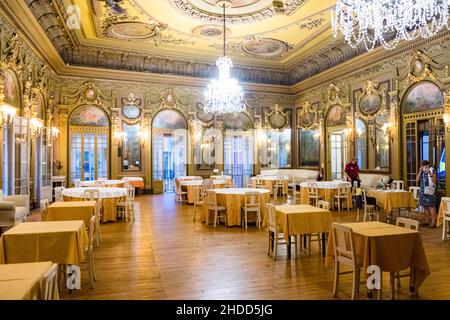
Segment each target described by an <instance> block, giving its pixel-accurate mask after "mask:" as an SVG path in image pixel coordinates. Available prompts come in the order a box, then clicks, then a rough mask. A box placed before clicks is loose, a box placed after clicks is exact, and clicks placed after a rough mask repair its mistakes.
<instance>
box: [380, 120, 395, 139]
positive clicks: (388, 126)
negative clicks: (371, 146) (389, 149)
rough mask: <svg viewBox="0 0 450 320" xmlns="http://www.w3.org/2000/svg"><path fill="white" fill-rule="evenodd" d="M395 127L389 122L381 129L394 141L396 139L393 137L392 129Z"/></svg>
mask: <svg viewBox="0 0 450 320" xmlns="http://www.w3.org/2000/svg"><path fill="white" fill-rule="evenodd" d="M393 127H394V125H393V123H392V122H387V123H385V124H383V126H382V127H381V129H382V130H383V133H384V134H387V135H388V137H389V140H391V141H393V140H394V137H393V136H392V128H393Z"/></svg>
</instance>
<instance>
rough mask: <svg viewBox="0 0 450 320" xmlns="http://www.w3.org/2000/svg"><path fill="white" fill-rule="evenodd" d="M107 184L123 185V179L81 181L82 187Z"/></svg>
mask: <svg viewBox="0 0 450 320" xmlns="http://www.w3.org/2000/svg"><path fill="white" fill-rule="evenodd" d="M99 183H102V184H105V186H116V185H118V184H122V185H123V183H124V182H123V180H102V181H80V182H79V184H80V186H81V187H93V186H94V185H95V184H99Z"/></svg>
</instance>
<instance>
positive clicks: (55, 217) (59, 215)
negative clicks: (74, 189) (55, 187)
mask: <svg viewBox="0 0 450 320" xmlns="http://www.w3.org/2000/svg"><path fill="white" fill-rule="evenodd" d="M96 204H97V203H96V202H95V201H67V202H55V203H52V204H51V205H50V206H49V207H48V209H47V214H46V215H45V221H67V220H83V221H84V225H85V226H86V227H89V223H90V220H91V217H92V216H93V215H95V206H96Z"/></svg>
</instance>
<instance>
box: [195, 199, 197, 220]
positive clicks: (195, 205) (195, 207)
mask: <svg viewBox="0 0 450 320" xmlns="http://www.w3.org/2000/svg"><path fill="white" fill-rule="evenodd" d="M196 215H197V205H196V204H195V203H194V222H195V216H196Z"/></svg>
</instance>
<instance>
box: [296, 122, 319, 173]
mask: <svg viewBox="0 0 450 320" xmlns="http://www.w3.org/2000/svg"><path fill="white" fill-rule="evenodd" d="M298 144H299V149H298V155H299V157H298V158H299V164H300V166H302V167H317V166H319V154H320V141H319V136H318V131H317V130H303V129H298Z"/></svg>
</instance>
